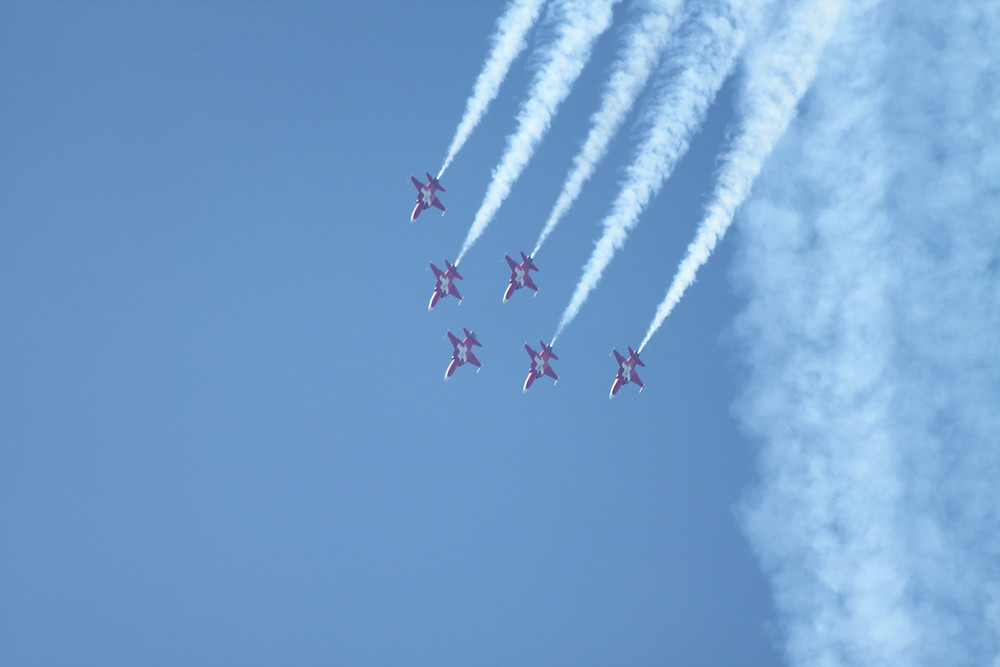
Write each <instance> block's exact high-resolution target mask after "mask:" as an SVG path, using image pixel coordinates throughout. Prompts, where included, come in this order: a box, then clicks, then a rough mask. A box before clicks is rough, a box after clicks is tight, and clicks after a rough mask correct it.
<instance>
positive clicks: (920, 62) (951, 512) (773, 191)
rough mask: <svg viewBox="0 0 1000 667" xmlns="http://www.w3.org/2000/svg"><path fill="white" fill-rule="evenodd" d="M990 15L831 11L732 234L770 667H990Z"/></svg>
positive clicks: (996, 162) (997, 265)
mask: <svg viewBox="0 0 1000 667" xmlns="http://www.w3.org/2000/svg"><path fill="white" fill-rule="evenodd" d="M998 43H1000V4H997V3H990V2H981V1H980V0H955V1H953V2H948V3H914V2H910V1H907V0H879V1H877V2H875V1H869V0H853V1H852V2H849V3H846V2H845V3H844V6H843V9H842V12H841V16H840V19H839V21H838V24H837V28H836V31H835V32H834V35H833V37H832V38H831V39H830V41H829V43H828V44H827V46H826V49H825V51H824V55H823V60H822V63H821V65H820V68H819V71H818V72H817V75H816V78H815V80H814V82H813V84H812V86H811V88H810V91H809V95H808V98H807V100H806V103H804V104H803V105H802V108H801V110H800V112H799V115H798V116H797V117H796V118H795V119H794V120H793V122H792V123H791V124H790V126H789V128H788V131H787V138H786V139H783V140H782V141H781V142H779V143H778V145H777V146H776V147H775V150H774V153H773V155H771V156H770V157H769V158H768V161H767V165H766V166H765V168H764V169H763V170H762V172H761V175H760V178H759V179H758V181H757V182H756V183H755V184H754V194H753V197H752V198H751V199H749V200H748V201H747V202H746V204H745V212H744V213H743V214H741V216H740V228H739V231H740V233H739V234H738V235H735V236H736V238H734V241H736V244H735V245H736V246H737V247H736V255H735V261H734V267H733V269H732V273H731V277H732V280H733V284H734V287H736V288H737V289H738V290H739V292H740V295H741V300H742V302H743V303H744V304H745V307H744V308H743V312H742V313H741V314H740V315H739V317H738V319H737V321H736V324H735V333H736V339H737V340H738V341H739V343H740V352H741V356H742V357H743V359H744V362H745V366H746V371H747V375H746V380H745V386H744V387H743V390H742V392H741V398H740V399H739V401H738V403H737V404H736V406H734V409H733V414H734V415H735V416H736V417H737V418H738V419H739V421H740V422H741V423H740V427H741V430H742V431H743V432H745V433H748V434H750V435H751V436H752V438H753V441H754V444H755V448H756V449H757V451H758V452H759V454H758V456H759V459H758V460H759V464H758V471H759V480H758V482H757V484H755V485H754V487H753V488H752V489H750V490H748V493H747V494H746V495H745V497H744V500H743V502H742V504H741V507H740V512H739V516H740V522H741V526H742V528H743V530H744V533H745V534H746V536H747V538H748V540H749V542H750V544H751V545H752V548H753V550H754V553H755V555H756V556H757V558H758V560H759V562H760V564H761V567H762V568H763V570H764V573H765V575H766V576H767V578H768V580H769V582H770V586H771V590H772V592H773V595H774V601H775V609H776V612H777V619H776V620H775V622H774V623H772V624H770V627H771V628H773V629H774V630H775V636H776V638H777V639H778V640H779V641H780V645H781V646H782V647H783V652H784V656H783V657H784V658H785V660H784V662H785V663H787V664H789V665H993V666H996V665H1000V580H998V578H997V564H998V563H1000V502H998V496H997V483H996V481H997V479H1000V447H998V434H1000V410H998V409H997V406H1000V365H998V363H997V360H998V359H1000V337H998V336H997V332H998V331H1000V187H998V184H1000V177H998V174H1000V106H998V105H997V104H996V103H995V102H996V94H997V91H998V90H1000V50H998V49H997V48H996V44H998Z"/></svg>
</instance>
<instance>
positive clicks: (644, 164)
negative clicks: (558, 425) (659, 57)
mask: <svg viewBox="0 0 1000 667" xmlns="http://www.w3.org/2000/svg"><path fill="white" fill-rule="evenodd" d="M752 2H753V0H748V1H747V2H742V1H740V0H733V1H729V2H723V3H721V5H722V6H721V11H719V12H718V13H714V12H713V11H712V9H713V8H708V7H703V8H702V9H701V10H700V11H698V12H696V13H695V14H694V15H693V16H691V17H690V18H689V20H688V21H687V22H686V23H685V24H684V25H683V26H682V27H681V33H682V38H681V40H680V43H679V44H678V45H677V46H676V47H675V48H674V49H672V53H671V55H670V56H669V57H668V58H667V60H666V62H665V64H666V65H670V66H672V71H676V72H677V73H676V74H675V75H673V78H672V79H671V81H670V82H669V83H668V84H666V85H665V86H664V87H663V89H662V91H661V92H660V94H659V95H658V97H657V99H656V101H655V103H654V104H653V107H652V109H651V110H650V112H649V113H648V115H647V123H648V129H647V131H646V136H645V137H644V139H643V141H642V144H641V145H640V147H639V149H638V151H637V153H636V156H635V158H634V160H633V162H632V164H631V165H630V166H629V167H628V170H627V172H626V177H625V185H624V187H623V188H622V190H621V192H620V193H619V194H618V197H617V199H616V200H615V202H614V204H613V205H612V207H611V212H610V213H609V214H608V215H607V216H606V217H605V218H604V223H603V224H604V234H603V235H602V236H601V238H600V239H599V240H598V241H597V244H596V246H595V248H594V251H593V252H592V253H591V255H590V259H589V260H587V263H586V265H585V266H584V267H583V275H582V276H580V282H579V283H577V286H576V289H575V290H574V292H573V296H572V298H570V302H569V305H568V306H566V310H565V311H564V312H563V314H562V319H561V320H560V321H559V326H558V328H557V329H556V333H555V335H554V336H553V337H552V340H553V342H555V340H556V339H557V338H558V337H559V334H561V333H562V330H563V329H564V328H565V327H566V325H567V324H569V323H570V322H572V321H573V318H574V317H576V315H577V313H579V312H580V307H581V306H582V305H583V303H584V301H586V300H587V296H588V295H589V294H590V292H591V290H593V289H594V287H596V286H597V283H598V282H599V281H600V279H601V274H602V273H603V272H604V269H605V268H606V267H607V265H608V263H610V262H611V258H612V257H613V256H614V254H615V251H616V250H618V249H619V248H621V247H622V245H624V243H625V237H626V236H627V235H628V232H629V230H630V229H632V227H634V226H635V224H636V222H637V221H638V219H639V215H640V214H641V213H642V211H643V209H645V207H646V204H647V203H649V200H650V198H651V197H652V196H653V194H654V193H656V192H657V191H658V190H659V189H660V186H662V185H663V181H664V180H666V178H667V176H669V175H670V172H671V171H673V168H674V166H675V165H676V164H677V160H678V159H680V157H681V155H683V154H684V152H685V151H686V150H687V147H688V143H689V142H690V139H691V135H693V134H694V131H695V130H696V129H697V128H698V127H699V126H700V125H701V122H702V120H703V119H704V117H705V113H706V112H707V110H708V107H709V106H710V105H711V103H712V101H713V100H714V99H715V95H716V93H717V92H718V91H719V89H720V88H721V87H722V84H723V82H724V81H725V79H726V76H727V75H728V74H729V71H730V69H731V68H732V66H733V63H734V61H735V60H736V56H737V54H739V52H740V49H741V48H742V47H743V42H744V40H745V37H746V36H745V32H744V27H745V20H746V9H748V8H747V7H746V4H752Z"/></svg>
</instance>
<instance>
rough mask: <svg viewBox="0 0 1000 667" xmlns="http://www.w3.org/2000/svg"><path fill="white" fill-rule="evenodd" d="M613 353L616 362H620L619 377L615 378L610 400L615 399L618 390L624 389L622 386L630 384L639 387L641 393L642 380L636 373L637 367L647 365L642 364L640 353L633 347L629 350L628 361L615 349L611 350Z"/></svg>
mask: <svg viewBox="0 0 1000 667" xmlns="http://www.w3.org/2000/svg"><path fill="white" fill-rule="evenodd" d="M611 353H612V354H614V355H615V360H616V361H617V362H618V375H617V377H615V383H614V384H613V385H611V395H610V396H608V398H614V397H615V394H617V393H618V390H619V389H621V388H622V385H624V384H628V383H629V382H633V383H635V384H637V385H639V391H642V387H643V384H642V380H640V379H639V374H638V373H636V372H635V367H636V366H645V365H646V364H644V363H642V360H641V359H639V353H638V352H636V351H635V350H633V349H632V348H631V347H629V348H628V359H626V358H625V357H623V356H622V355H620V354H619V353H618V350H617V349H615V348H611Z"/></svg>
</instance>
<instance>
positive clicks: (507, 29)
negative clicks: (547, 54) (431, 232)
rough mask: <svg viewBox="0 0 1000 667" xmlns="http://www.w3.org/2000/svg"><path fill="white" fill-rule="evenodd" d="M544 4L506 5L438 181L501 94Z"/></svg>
mask: <svg viewBox="0 0 1000 667" xmlns="http://www.w3.org/2000/svg"><path fill="white" fill-rule="evenodd" d="M544 4H545V0H512V1H511V2H510V4H508V5H507V10H506V11H505V12H504V13H503V15H502V16H501V17H500V18H499V19H497V31H496V34H494V36H493V50H492V51H491V52H490V55H489V57H487V58H486V62H485V63H483V70H482V72H480V73H479V78H478V79H476V85H475V86H473V88H472V95H471V96H470V97H469V100H468V101H467V102H466V103H465V114H464V115H463V116H462V120H461V121H460V122H459V124H458V129H456V130H455V136H454V138H453V139H452V140H451V146H449V147H448V155H447V157H445V159H444V164H442V165H441V171H439V172H438V175H437V177H438V178H441V176H443V175H444V170H445V169H447V168H448V165H450V164H451V161H452V160H454V159H455V155H457V154H458V151H459V150H461V148H462V146H463V145H465V142H466V140H468V138H469V136H470V135H471V134H472V131H473V130H474V129H475V128H476V125H478V124H479V121H480V120H482V117H483V114H485V113H486V109H487V108H488V107H489V106H490V102H492V101H493V99H494V98H495V97H496V96H497V93H499V92H500V84H502V83H503V80H504V78H505V77H506V76H507V72H508V71H509V70H510V65H511V63H512V62H514V59H515V58H517V56H518V55H519V54H520V53H521V51H523V50H524V47H525V46H526V45H527V35H528V31H529V30H531V26H533V25H534V24H535V21H537V20H538V15H539V14H540V13H541V11H542V6H543V5H544Z"/></svg>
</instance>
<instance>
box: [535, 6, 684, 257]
mask: <svg viewBox="0 0 1000 667" xmlns="http://www.w3.org/2000/svg"><path fill="white" fill-rule="evenodd" d="M682 4H683V0H658V1H656V0H654V1H653V2H652V4H651V5H650V6H649V8H648V11H647V12H646V13H645V14H644V15H643V16H642V18H641V19H640V20H639V22H638V25H637V26H636V27H635V28H634V29H633V30H632V31H631V32H630V33H629V35H628V41H627V43H626V45H625V46H624V48H622V50H621V52H620V53H619V54H618V59H617V60H616V61H615V64H614V65H613V66H612V72H611V77H610V78H609V79H608V82H607V84H606V85H605V87H604V95H603V97H602V99H601V107H600V108H599V109H598V110H597V112H596V113H595V114H594V115H593V117H592V118H591V127H590V133H589V134H588V135H587V139H586V141H585V142H584V144H583V148H581V149H580V152H579V153H577V155H576V157H575V158H573V168H572V170H571V171H570V173H569V175H568V176H567V177H566V182H565V183H564V184H563V188H562V192H561V193H559V198H558V199H557V200H556V203H555V206H554V207H553V208H552V212H551V213H550V214H549V218H548V220H547V221H546V222H545V226H544V228H543V229H542V233H541V234H540V235H539V237H538V242H537V243H536V244H535V249H534V250H533V251H532V252H531V256H532V257H534V256H535V255H537V254H538V251H539V250H540V249H541V247H542V244H543V243H545V239H547V238H548V236H549V234H551V233H552V230H553V229H555V227H556V225H557V224H559V221H560V220H561V219H562V217H563V215H565V214H566V211H568V210H569V208H570V206H572V205H573V202H574V201H576V198H577V197H579V196H580V191H581V190H582V189H583V184H584V183H586V182H587V180H588V179H589V178H590V177H591V175H592V174H593V173H594V169H595V168H596V167H597V163H598V162H600V161H601V160H602V159H603V158H604V155H605V153H607V150H608V144H609V143H610V142H611V139H612V137H614V135H615V133H616V132H617V131H618V127H619V126H620V125H621V123H622V121H623V120H624V119H625V115H626V114H627V113H628V112H629V111H630V110H631V109H632V105H633V104H634V103H635V98H636V96H638V94H639V92H640V91H641V90H642V89H643V87H644V86H645V85H646V81H647V80H648V79H649V75H650V74H651V73H652V71H653V68H654V67H656V64H657V63H658V62H659V59H660V53H661V52H662V51H663V49H664V48H665V47H666V44H667V40H668V39H669V38H670V33H671V32H672V31H673V28H674V24H675V22H676V18H677V14H678V13H679V12H680V9H681V5H682Z"/></svg>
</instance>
